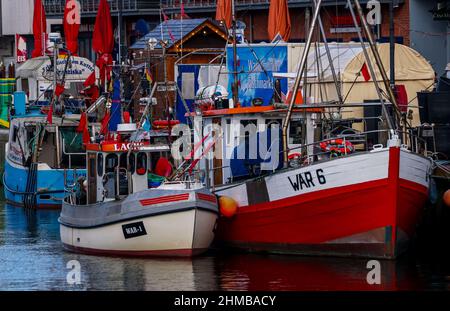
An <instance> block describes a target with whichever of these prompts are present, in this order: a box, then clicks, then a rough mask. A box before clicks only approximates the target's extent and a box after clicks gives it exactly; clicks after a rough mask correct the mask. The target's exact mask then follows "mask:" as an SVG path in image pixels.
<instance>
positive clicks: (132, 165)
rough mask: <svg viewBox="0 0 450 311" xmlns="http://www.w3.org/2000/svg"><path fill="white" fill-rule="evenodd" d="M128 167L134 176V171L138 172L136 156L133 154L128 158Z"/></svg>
mask: <svg viewBox="0 0 450 311" xmlns="http://www.w3.org/2000/svg"><path fill="white" fill-rule="evenodd" d="M128 166H129V170H130V173H131V174H134V171H135V170H136V156H135V155H134V153H131V154H130V155H129V156H128Z"/></svg>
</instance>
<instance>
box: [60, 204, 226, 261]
mask: <svg viewBox="0 0 450 311" xmlns="http://www.w3.org/2000/svg"><path fill="white" fill-rule="evenodd" d="M216 220H217V214H216V213H212V212H209V211H205V210H201V209H191V210H187V211H180V212H174V213H168V214H160V215H151V216H147V217H145V216H144V217H141V218H138V219H133V220H127V221H123V222H119V223H114V224H108V225H104V226H99V227H95V228H88V229H80V228H70V227H67V226H65V225H64V224H61V240H62V242H63V244H64V246H65V247H66V248H68V249H70V250H73V251H78V252H83V253H91V254H102V255H121V256H158V255H159V256H192V255H197V254H199V253H201V252H203V251H205V250H207V249H208V247H209V246H210V245H211V243H212V241H213V239H214V229H215V225H216ZM138 223H142V224H143V227H144V228H145V234H143V233H142V232H138V234H140V235H139V236H135V237H130V236H128V237H126V233H125V232H124V230H126V229H124V227H123V226H127V225H130V224H138ZM128 229H129V230H130V228H128ZM141 229H142V228H141ZM139 230H140V229H139V228H138V230H137V231H139ZM134 231H136V230H134V229H131V234H132V233H133V232H134Z"/></svg>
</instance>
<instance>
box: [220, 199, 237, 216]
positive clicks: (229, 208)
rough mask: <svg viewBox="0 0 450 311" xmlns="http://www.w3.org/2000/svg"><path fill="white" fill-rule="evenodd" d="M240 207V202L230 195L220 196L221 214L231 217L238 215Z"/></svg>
mask: <svg viewBox="0 0 450 311" xmlns="http://www.w3.org/2000/svg"><path fill="white" fill-rule="evenodd" d="M237 209H238V203H237V202H236V201H235V200H234V199H232V198H230V197H225V196H223V197H220V198H219V211H220V215H222V216H224V217H227V218H231V217H233V216H234V215H236V213H237Z"/></svg>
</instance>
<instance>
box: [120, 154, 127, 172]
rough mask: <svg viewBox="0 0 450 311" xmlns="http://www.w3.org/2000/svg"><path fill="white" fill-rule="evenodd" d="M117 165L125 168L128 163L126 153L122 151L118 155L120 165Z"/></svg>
mask: <svg viewBox="0 0 450 311" xmlns="http://www.w3.org/2000/svg"><path fill="white" fill-rule="evenodd" d="M119 167H120V168H124V169H127V167H128V163H127V154H126V153H122V154H121V155H120V165H119Z"/></svg>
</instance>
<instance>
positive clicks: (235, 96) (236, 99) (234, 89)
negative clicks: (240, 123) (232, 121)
mask: <svg viewBox="0 0 450 311" xmlns="http://www.w3.org/2000/svg"><path fill="white" fill-rule="evenodd" d="M231 19H232V24H231V25H232V26H231V27H232V35H233V85H232V93H233V105H234V107H236V105H237V104H238V102H239V82H238V79H239V77H238V72H237V38H236V6H235V0H231Z"/></svg>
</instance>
